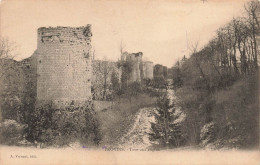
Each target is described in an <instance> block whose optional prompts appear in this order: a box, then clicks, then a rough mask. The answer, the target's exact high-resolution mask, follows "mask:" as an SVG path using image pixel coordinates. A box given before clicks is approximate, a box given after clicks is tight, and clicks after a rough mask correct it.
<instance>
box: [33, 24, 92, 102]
mask: <svg viewBox="0 0 260 165" xmlns="http://www.w3.org/2000/svg"><path fill="white" fill-rule="evenodd" d="M91 36H92V33H91V26H90V25H87V26H85V27H78V28H72V27H55V28H53V27H49V28H45V27H42V28H39V29H38V45H37V99H38V101H53V102H54V103H55V104H56V105H58V106H60V105H67V104H71V103H74V104H81V103H83V104H85V102H86V101H88V100H89V99H90V98H91V73H92V71H91V61H92V60H91V55H92V51H91V48H92V47H91Z"/></svg>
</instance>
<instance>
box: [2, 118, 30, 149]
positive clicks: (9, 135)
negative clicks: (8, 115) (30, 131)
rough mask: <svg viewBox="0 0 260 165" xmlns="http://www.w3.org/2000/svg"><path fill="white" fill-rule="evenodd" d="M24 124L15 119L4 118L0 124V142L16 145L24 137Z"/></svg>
mask: <svg viewBox="0 0 260 165" xmlns="http://www.w3.org/2000/svg"><path fill="white" fill-rule="evenodd" d="M25 127H26V125H24V124H20V123H17V122H16V121H15V120H9V119H7V120H4V122H2V123H1V124H0V136H1V137H0V143H1V144H6V145H17V144H18V143H19V141H22V140H23V139H24V136H23V135H24V128H25Z"/></svg>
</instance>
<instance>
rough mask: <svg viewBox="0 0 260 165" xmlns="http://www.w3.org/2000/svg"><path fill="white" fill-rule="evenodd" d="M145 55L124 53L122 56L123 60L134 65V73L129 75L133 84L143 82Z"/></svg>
mask: <svg viewBox="0 0 260 165" xmlns="http://www.w3.org/2000/svg"><path fill="white" fill-rule="evenodd" d="M142 57H143V53H142V52H139V53H132V54H129V53H127V52H124V53H123V54H122V57H121V60H123V61H129V62H131V63H132V71H131V73H130V75H129V83H131V82H135V81H136V82H141V80H142V78H143V63H142Z"/></svg>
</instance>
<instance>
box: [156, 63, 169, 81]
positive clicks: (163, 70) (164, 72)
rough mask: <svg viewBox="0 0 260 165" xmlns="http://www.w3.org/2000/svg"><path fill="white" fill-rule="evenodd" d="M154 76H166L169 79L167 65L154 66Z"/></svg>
mask: <svg viewBox="0 0 260 165" xmlns="http://www.w3.org/2000/svg"><path fill="white" fill-rule="evenodd" d="M153 73H154V77H156V78H164V79H167V76H168V68H167V67H166V66H163V65H160V64H156V65H155V66H154V71H153Z"/></svg>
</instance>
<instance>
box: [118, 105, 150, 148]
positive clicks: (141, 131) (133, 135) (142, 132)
mask: <svg viewBox="0 0 260 165" xmlns="http://www.w3.org/2000/svg"><path fill="white" fill-rule="evenodd" d="M153 112H154V109H153V108H152V107H151V108H142V109H140V111H139V113H138V114H137V117H136V120H135V122H134V124H133V127H132V129H130V131H129V132H128V133H127V134H126V135H125V136H123V137H122V138H121V140H120V141H121V143H119V144H118V147H119V148H123V149H125V150H130V149H132V150H133V149H138V150H142V149H148V148H149V147H150V146H151V145H152V143H151V141H150V140H149V133H150V131H151V130H150V129H151V122H154V120H155V119H154V116H153Z"/></svg>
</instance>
